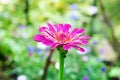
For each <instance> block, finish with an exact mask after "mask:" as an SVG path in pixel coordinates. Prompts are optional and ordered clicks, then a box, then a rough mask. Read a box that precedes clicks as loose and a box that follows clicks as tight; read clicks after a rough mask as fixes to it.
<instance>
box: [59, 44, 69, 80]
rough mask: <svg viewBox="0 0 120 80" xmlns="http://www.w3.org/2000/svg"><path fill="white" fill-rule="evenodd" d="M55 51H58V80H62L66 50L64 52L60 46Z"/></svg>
mask: <svg viewBox="0 0 120 80" xmlns="http://www.w3.org/2000/svg"><path fill="white" fill-rule="evenodd" d="M57 49H58V51H59V80H64V58H65V57H66V54H67V50H64V49H63V48H62V46H60V47H58V48H57Z"/></svg>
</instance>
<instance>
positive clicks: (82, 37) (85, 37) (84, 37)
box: [79, 35, 90, 39]
mask: <svg viewBox="0 0 120 80" xmlns="http://www.w3.org/2000/svg"><path fill="white" fill-rule="evenodd" d="M89 38H90V36H88V35H86V36H80V38H79V39H89Z"/></svg>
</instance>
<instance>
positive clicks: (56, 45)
mask: <svg viewBox="0 0 120 80" xmlns="http://www.w3.org/2000/svg"><path fill="white" fill-rule="evenodd" d="M59 45H61V44H59V43H54V44H53V45H52V46H51V48H52V49H55V48H57V47H58V46H59Z"/></svg>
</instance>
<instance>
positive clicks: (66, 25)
mask: <svg viewBox="0 0 120 80" xmlns="http://www.w3.org/2000/svg"><path fill="white" fill-rule="evenodd" d="M70 28H71V25H70V24H64V26H63V27H61V29H62V31H63V32H69V29H70Z"/></svg>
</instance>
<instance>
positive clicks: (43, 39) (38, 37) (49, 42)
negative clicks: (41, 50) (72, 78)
mask: <svg viewBox="0 0 120 80" xmlns="http://www.w3.org/2000/svg"><path fill="white" fill-rule="evenodd" d="M34 40H35V41H37V42H42V43H43V44H45V45H48V46H51V45H53V41H52V40H50V39H47V38H46V37H45V36H43V35H40V34H37V35H35V36H34Z"/></svg>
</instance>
